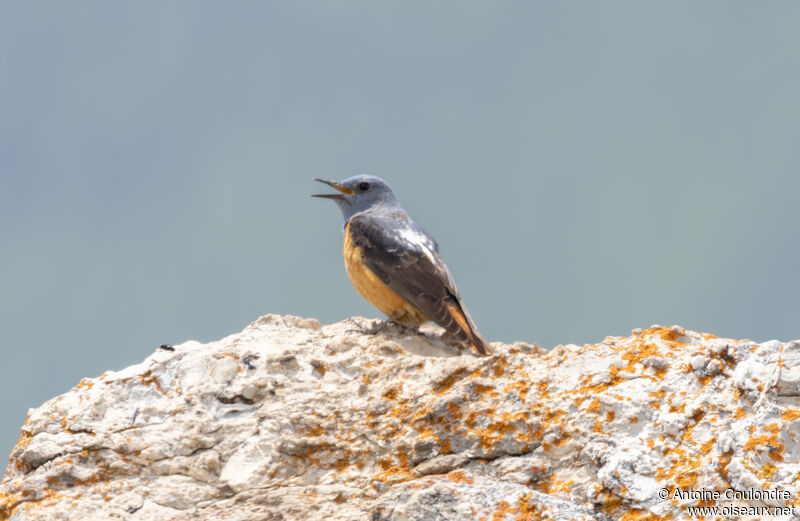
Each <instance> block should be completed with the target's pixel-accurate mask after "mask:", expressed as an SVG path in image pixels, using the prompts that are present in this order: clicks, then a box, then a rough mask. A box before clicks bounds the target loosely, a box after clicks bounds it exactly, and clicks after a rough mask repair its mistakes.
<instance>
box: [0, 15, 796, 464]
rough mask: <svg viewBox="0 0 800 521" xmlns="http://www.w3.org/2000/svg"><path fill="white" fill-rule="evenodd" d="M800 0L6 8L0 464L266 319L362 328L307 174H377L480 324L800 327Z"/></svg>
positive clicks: (335, 222)
mask: <svg viewBox="0 0 800 521" xmlns="http://www.w3.org/2000/svg"><path fill="white" fill-rule="evenodd" d="M798 26H800V4H799V3H796V2H788V1H786V2H770V3H753V2H743V1H734V2H729V1H726V2H702V3H698V2H693V1H679V2H661V3H653V2H638V1H630V2H602V3H600V2H570V3H565V2H547V3H545V2H507V3H498V2H471V3H470V2H434V3H430V2H396V3H393V4H390V3H388V2H366V1H363V2H353V1H342V2H324V1H319V2H260V1H251V2H246V1H239V2H224V3H223V2H210V1H197V0H192V1H188V0H186V1H173V2H152V1H151V2H135V3H134V2H126V3H123V2H99V1H98V2H79V1H78V2H69V3H63V2H36V3H34V2H22V1H19V2H11V1H2V2H0V350H2V352H1V353H0V354H1V355H2V366H1V367H2V368H1V369H0V417H2V418H3V420H2V430H1V431H0V452H2V453H4V454H7V453H8V452H10V450H11V448H12V447H13V445H14V443H15V442H16V440H17V438H18V437H19V429H20V426H21V425H22V423H23V422H24V420H25V415H26V411H27V409H28V408H29V407H37V406H39V405H40V404H41V403H42V402H44V401H45V400H47V399H48V398H50V397H52V396H54V395H56V394H60V393H63V392H66V391H67V390H69V389H70V388H71V387H72V386H73V385H75V384H76V383H77V382H78V381H79V380H80V379H81V378H82V377H84V376H89V377H92V376H97V375H99V374H101V373H102V372H103V371H105V370H118V369H121V368H123V367H125V366H127V365H130V364H133V363H137V362H139V361H141V360H142V359H143V358H144V357H146V356H147V355H149V354H150V353H151V352H152V351H153V350H154V349H156V347H157V346H158V345H159V344H162V343H180V342H183V341H185V340H188V339H196V340H199V341H203V342H205V341H211V340H216V339H219V338H221V337H223V336H225V335H228V334H231V333H234V332H238V331H240V330H241V329H242V328H244V327H245V326H246V325H247V324H248V323H249V322H251V321H253V320H255V319H256V318H257V317H258V316H260V315H263V314H266V313H281V314H289V313H290V314H297V315H301V316H303V317H316V318H318V319H320V320H321V321H322V322H323V323H330V322H334V321H338V320H342V319H344V318H346V317H350V316H352V315H365V316H368V317H378V316H379V313H378V312H377V311H376V310H374V309H373V308H371V307H370V305H369V304H367V303H366V302H364V301H363V300H362V299H361V297H359V296H358V294H357V293H356V292H355V290H354V289H353V288H352V287H351V286H350V284H349V282H348V280H347V276H346V274H345V271H344V267H343V265H342V260H341V239H342V229H341V228H342V222H341V215H340V213H339V211H338V209H337V208H336V207H335V206H334V205H333V204H332V203H331V202H329V201H324V200H315V199H311V198H309V194H311V193H314V192H318V191H320V190H321V191H323V192H324V191H325V187H323V186H321V185H318V184H317V183H313V182H312V181H311V178H312V177H325V178H330V179H342V178H345V177H348V176H350V175H353V174H356V173H373V174H377V175H380V176H382V177H384V178H385V179H387V180H388V181H389V182H390V184H391V185H392V186H393V187H394V190H395V193H396V194H397V196H398V197H399V199H400V200H401V202H402V203H403V204H404V206H405V207H406V209H407V210H408V211H409V212H410V213H411V215H413V216H414V218H415V219H416V220H417V222H418V223H420V224H421V225H422V226H423V227H425V228H426V229H427V230H428V231H429V232H430V233H431V234H432V235H433V236H434V237H436V239H437V240H438V242H439V244H440V247H441V251H442V253H443V256H444V258H445V260H446V261H447V263H448V264H449V266H450V268H451V270H452V272H453V273H454V275H455V278H456V280H457V281H458V284H459V286H460V289H461V292H462V295H463V296H464V298H465V301H466V303H467V305H468V306H469V308H470V310H471V312H472V315H473V317H474V318H475V320H476V322H477V324H478V326H479V328H480V330H481V331H482V333H483V334H484V335H485V336H486V337H487V338H488V339H489V340H491V341H506V342H508V341H513V340H525V341H528V342H538V343H540V344H541V345H542V346H544V347H547V348H550V347H553V346H554V345H556V344H559V343H570V342H573V343H586V342H598V341H600V340H602V339H603V337H605V336H606V335H627V334H629V332H630V330H631V329H633V328H636V327H647V326H649V325H651V324H653V323H660V324H664V325H671V324H675V323H677V324H680V325H682V326H684V327H687V328H690V329H694V330H699V331H705V332H710V333H714V334H716V335H719V336H726V337H734V338H751V339H754V340H757V341H762V340H767V339H771V338H777V339H782V340H789V339H794V338H798V337H800V306H799V305H798V295H800V293H799V291H800V274H799V273H798V265H799V264H800V263H799V259H800V219H799V218H798V209H797V201H798V199H797V196H798V190H799V189H800V146H799V144H800V100H798V93H800V31H798V30H797V28H798Z"/></svg>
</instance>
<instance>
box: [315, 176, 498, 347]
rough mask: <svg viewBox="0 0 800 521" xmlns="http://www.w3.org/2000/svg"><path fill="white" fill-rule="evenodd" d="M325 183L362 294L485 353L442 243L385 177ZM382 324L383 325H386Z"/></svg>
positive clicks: (393, 318) (389, 312)
mask: <svg viewBox="0 0 800 521" xmlns="http://www.w3.org/2000/svg"><path fill="white" fill-rule="evenodd" d="M314 181H319V182H320V183H325V184H326V185H329V186H331V187H333V188H335V189H336V190H338V192H339V193H335V194H314V195H312V197H323V198H326V199H332V200H333V201H334V202H335V203H336V204H337V205H338V206H339V208H340V209H341V210H342V215H344V223H345V224H344V245H343V247H342V253H343V255H344V265H345V268H346V269H347V275H348V276H349V277H350V282H352V283H353V286H355V288H356V290H357V291H358V292H359V293H360V294H361V296H362V297H364V298H365V299H367V301H368V302H369V303H370V304H372V305H373V306H375V307H376V308H378V309H379V310H380V311H381V312H382V313H384V314H385V315H386V316H387V317H389V319H388V320H387V321H385V322H384V324H386V323H388V322H395V323H398V324H401V325H404V326H406V327H410V328H417V327H419V326H420V325H421V324H423V323H425V322H428V321H432V322H435V323H437V324H439V325H440V326H442V327H443V328H444V329H445V330H446V331H447V332H448V333H450V334H451V335H452V336H453V337H454V338H455V340H456V341H457V342H458V343H460V344H463V345H466V344H469V345H470V346H471V347H472V348H473V349H474V350H475V351H477V352H478V353H479V354H481V355H488V354H489V351H490V349H489V344H488V343H487V342H486V340H484V339H483V337H482V336H481V335H480V333H478V329H477V328H476V327H475V323H474V322H473V321H472V318H470V316H469V312H467V308H466V307H465V306H464V303H463V302H462V301H461V297H459V294H458V288H456V284H455V282H454V281H453V277H452V275H450V271H449V270H448V269H447V266H446V265H445V263H444V261H442V259H441V257H439V245H438V244H436V241H434V240H433V238H432V237H431V236H430V235H428V233H427V232H426V231H425V230H423V229H422V228H421V227H420V226H418V225H417V224H416V223H415V222H414V221H412V220H411V217H410V216H409V215H408V214H407V213H406V212H405V210H403V208H402V207H401V206H400V203H399V202H398V201H397V199H396V198H395V196H394V193H393V192H392V189H391V188H390V187H389V185H388V184H387V183H386V181H384V180H383V179H381V178H379V177H375V176H370V175H359V176H354V177H350V178H348V179H345V180H344V181H339V182H335V181H326V180H324V179H314ZM384 324H381V326H382V325H384Z"/></svg>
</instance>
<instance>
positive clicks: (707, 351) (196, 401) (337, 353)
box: [0, 315, 800, 521]
mask: <svg viewBox="0 0 800 521" xmlns="http://www.w3.org/2000/svg"><path fill="white" fill-rule="evenodd" d="M367 324H368V321H366V320H365V319H352V320H347V321H344V322H340V323H337V324H332V325H329V326H321V325H320V323H319V322H318V321H317V320H315V319H303V318H300V317H296V316H286V317H281V316H278V315H267V316H264V317H261V318H260V319H258V320H257V321H255V322H253V323H252V324H250V325H249V326H248V327H247V328H246V329H245V330H244V331H242V332H241V333H239V334H235V335H231V336H228V337H226V338H224V339H222V340H220V341H218V342H212V343H209V344H199V343H197V342H186V343H184V344H181V345H178V346H175V350H174V351H168V350H162V349H158V350H156V352H155V353H153V354H152V355H151V356H149V357H148V358H147V359H145V360H144V361H143V362H142V363H140V364H136V365H134V366H131V367H128V368H126V369H123V370H122V371H116V372H113V371H110V372H107V373H105V374H103V375H101V376H99V377H97V378H85V379H83V380H81V382H80V383H78V385H77V386H76V387H75V388H74V389H72V390H71V391H69V392H68V393H66V394H64V395H61V396H58V397H56V398H53V399H52V400H50V401H48V402H47V403H45V404H44V405H42V406H41V407H39V408H37V409H32V410H31V411H29V414H28V419H27V421H26V422H25V425H24V426H23V427H22V436H21V438H20V441H19V443H18V444H17V446H16V447H15V448H14V450H13V452H12V454H11V458H10V462H9V466H8V468H7V469H6V472H5V475H4V477H3V479H2V483H1V484H0V520H13V521H22V520H26V521H27V520H37V521H40V520H41V521H50V520H53V521H55V520H60V521H71V520H75V521H77V520H81V521H83V520H89V521H91V520H106V519H116V520H126V521H139V520H151V519H159V520H165V521H170V520H172V521H183V520H230V521H234V520H248V521H258V520H284V521H288V520H303V521H307V520H315V519H337V520H343V521H348V520H381V521H399V520H407V521H412V520H420V521H422V520H425V521H428V520H459V519H465V520H466V519H469V520H481V519H485V520H487V521H488V520H506V521H510V520H512V519H523V520H529V519H542V518H549V519H556V520H567V519H587V520H588V519H598V520H601V519H602V520H606V519H613V520H616V519H623V518H625V519H656V518H659V519H661V518H663V519H690V518H691V517H690V516H689V515H688V511H687V507H688V506H691V505H695V504H697V502H696V501H694V502H693V501H692V500H672V499H668V500H663V499H661V498H660V497H659V492H660V491H661V489H662V488H667V489H668V490H670V491H672V490H674V489H675V488H679V489H682V490H686V489H695V490H697V489H709V490H710V489H720V490H724V489H725V488H728V487H732V488H737V489H744V488H756V489H764V490H766V489H775V488H778V489H782V490H786V491H789V492H790V494H791V497H792V499H791V500H789V501H788V502H787V501H783V500H769V502H768V504H770V505H774V506H785V505H789V504H794V505H795V506H796V507H797V511H800V503H798V498H797V489H798V485H799V484H800V483H799V482H798V476H800V444H798V440H797V436H798V435H797V433H798V432H800V342H786V343H781V342H778V341H770V342H764V343H762V344H755V343H753V342H751V341H741V342H739V341H736V340H731V339H719V338H715V337H713V336H712V335H707V334H700V333H695V332H692V331H685V330H683V329H682V328H680V327H677V326H673V327H671V328H663V327H660V326H653V327H651V328H649V329H644V330H641V329H639V330H635V331H634V332H633V333H632V335H631V336H630V337H607V338H606V339H605V340H603V342H601V343H599V344H596V345H586V346H576V345H566V346H558V347H557V348H555V349H553V350H552V351H549V352H547V351H543V350H541V349H539V348H538V347H536V346H533V345H530V344H525V343H522V342H517V343H514V344H510V345H505V344H499V343H495V344H493V347H494V350H495V353H494V355H493V356H491V357H486V358H479V357H475V356H472V355H471V354H470V353H464V352H460V351H459V350H458V349H456V348H453V347H451V346H449V345H448V344H447V343H446V342H444V341H442V340H441V339H440V338H439V336H438V335H439V333H438V332H439V331H440V330H439V329H438V328H435V327H433V326H430V327H427V328H424V332H425V336H420V335H409V334H407V333H405V332H401V331H390V332H388V333H386V334H382V335H376V336H368V335H363V334H362V333H360V331H359V328H360V326H363V325H367ZM725 504H728V503H720V504H719V506H724V505H725ZM736 504H753V505H763V504H767V503H759V502H753V501H750V502H748V501H739V502H738V503H736Z"/></svg>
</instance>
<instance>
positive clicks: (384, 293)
mask: <svg viewBox="0 0 800 521" xmlns="http://www.w3.org/2000/svg"><path fill="white" fill-rule="evenodd" d="M363 254H364V252H363V250H362V249H361V247H358V246H355V245H354V244H353V239H352V237H351V236H350V223H347V227H345V229H344V244H343V246H342V255H343V256H344V267H345V268H346V269H347V276H348V277H350V282H351V283H352V284H353V287H355V288H356V291H358V292H359V293H360V294H361V296H362V297H364V298H365V299H366V300H367V302H369V303H370V304H372V305H373V306H375V307H376V308H378V309H379V310H380V311H381V312H382V313H383V314H384V315H386V316H387V317H389V318H394V320H395V322H398V323H400V324H405V325H408V326H416V325H419V324H422V323H424V322H427V321H428V319H427V318H426V317H425V316H424V315H423V314H422V313H420V312H419V310H417V309H416V308H415V307H414V306H412V305H411V304H409V303H408V302H406V301H405V299H404V298H403V297H401V296H400V295H398V294H397V293H395V292H394V291H393V290H392V289H391V288H389V286H387V285H386V284H384V283H383V281H381V279H379V278H378V276H377V275H375V273H373V272H372V270H370V269H369V268H368V267H367V266H366V265H365V264H364V262H363V260H362V259H363Z"/></svg>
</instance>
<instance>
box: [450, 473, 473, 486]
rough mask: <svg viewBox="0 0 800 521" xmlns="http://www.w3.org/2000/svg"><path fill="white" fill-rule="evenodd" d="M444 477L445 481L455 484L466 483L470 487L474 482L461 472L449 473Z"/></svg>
mask: <svg viewBox="0 0 800 521" xmlns="http://www.w3.org/2000/svg"><path fill="white" fill-rule="evenodd" d="M445 477H447V479H449V480H450V481H455V482H456V483H467V484H470V485H472V484H473V483H475V480H473V479H472V478H470V477H468V476H467V475H466V473H464V471H463V470H453V471H450V472H448V473H447V474H445Z"/></svg>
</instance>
